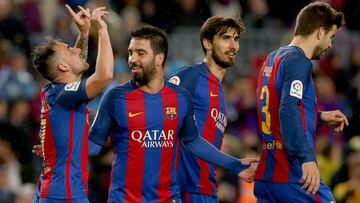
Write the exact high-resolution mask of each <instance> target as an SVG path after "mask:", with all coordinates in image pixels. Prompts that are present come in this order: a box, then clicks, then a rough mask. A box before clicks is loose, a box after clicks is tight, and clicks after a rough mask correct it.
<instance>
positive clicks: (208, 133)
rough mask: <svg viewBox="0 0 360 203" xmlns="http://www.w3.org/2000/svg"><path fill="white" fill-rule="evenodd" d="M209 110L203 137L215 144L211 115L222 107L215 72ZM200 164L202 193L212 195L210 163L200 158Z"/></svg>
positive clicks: (209, 82) (210, 82)
mask: <svg viewBox="0 0 360 203" xmlns="http://www.w3.org/2000/svg"><path fill="white" fill-rule="evenodd" d="M208 85H209V90H210V91H209V95H208V96H209V108H208V109H209V111H208V115H207V117H206V121H205V124H204V128H203V132H202V135H201V136H202V137H203V138H204V139H205V140H207V141H208V142H210V143H211V144H214V141H215V135H216V131H217V128H216V122H217V121H214V119H213V118H212V116H211V112H212V109H217V110H218V111H219V108H220V101H219V85H218V82H217V78H216V77H215V75H213V74H209V80H208ZM198 163H199V166H200V193H202V194H207V195H212V194H213V191H212V183H211V181H210V180H209V176H210V168H209V164H208V163H207V162H205V161H203V160H200V159H199V160H198Z"/></svg>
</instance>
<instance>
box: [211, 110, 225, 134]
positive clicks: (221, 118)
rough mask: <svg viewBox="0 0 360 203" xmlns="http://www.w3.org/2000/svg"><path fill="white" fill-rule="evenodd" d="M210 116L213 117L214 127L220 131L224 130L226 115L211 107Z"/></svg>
mask: <svg viewBox="0 0 360 203" xmlns="http://www.w3.org/2000/svg"><path fill="white" fill-rule="evenodd" d="M211 117H212V118H213V119H214V122H215V123H216V127H217V128H218V129H219V130H221V132H224V131H225V128H226V125H227V117H226V115H225V114H224V113H223V112H221V111H219V110H218V109H216V108H213V109H211Z"/></svg>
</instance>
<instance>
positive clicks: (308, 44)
mask: <svg viewBox="0 0 360 203" xmlns="http://www.w3.org/2000/svg"><path fill="white" fill-rule="evenodd" d="M289 46H297V47H299V48H300V49H302V50H303V51H304V53H305V56H306V58H308V59H310V60H311V58H312V55H313V52H314V49H315V45H314V41H313V40H311V38H310V37H306V38H305V37H301V36H295V37H294V38H293V40H292V41H291V43H290V44H289Z"/></svg>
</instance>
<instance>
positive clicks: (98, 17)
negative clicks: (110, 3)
mask: <svg viewBox="0 0 360 203" xmlns="http://www.w3.org/2000/svg"><path fill="white" fill-rule="evenodd" d="M108 13H109V12H107V11H106V8H105V7H99V8H96V9H94V10H93V12H92V13H91V18H90V20H91V23H92V24H93V25H94V26H95V28H96V29H97V30H101V29H107V25H106V23H105V21H104V18H105V17H106V15H107V14H108Z"/></svg>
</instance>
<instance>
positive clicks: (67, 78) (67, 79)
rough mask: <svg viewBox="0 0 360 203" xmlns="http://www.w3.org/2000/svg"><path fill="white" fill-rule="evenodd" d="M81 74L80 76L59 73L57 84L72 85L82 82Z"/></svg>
mask: <svg viewBox="0 0 360 203" xmlns="http://www.w3.org/2000/svg"><path fill="white" fill-rule="evenodd" d="M81 76H82V75H81V74H80V75H74V74H68V72H66V73H59V75H58V77H57V78H56V79H55V80H54V82H56V83H65V84H67V83H71V82H76V81H80V80H81Z"/></svg>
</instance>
